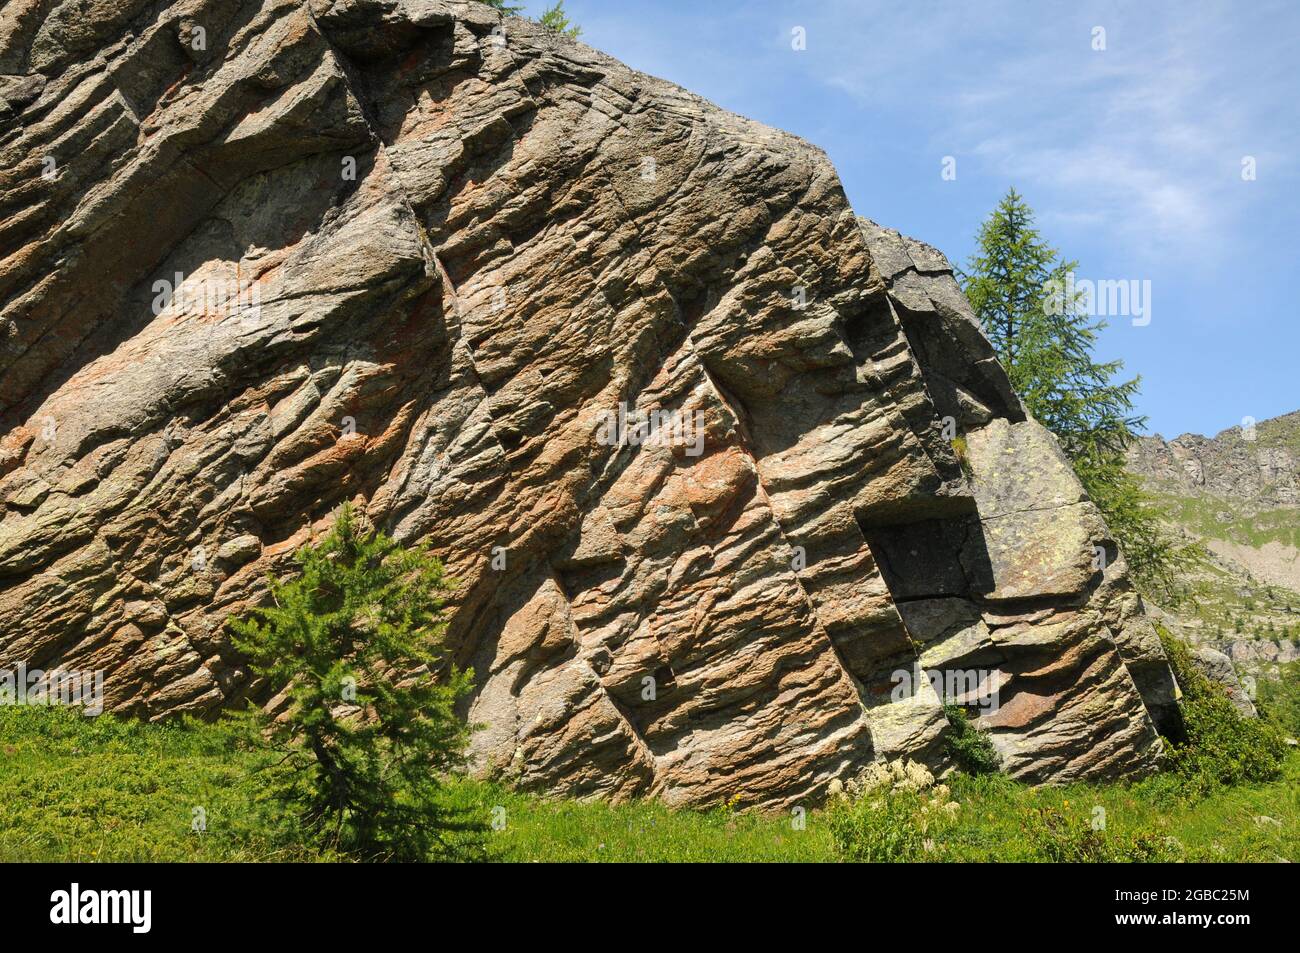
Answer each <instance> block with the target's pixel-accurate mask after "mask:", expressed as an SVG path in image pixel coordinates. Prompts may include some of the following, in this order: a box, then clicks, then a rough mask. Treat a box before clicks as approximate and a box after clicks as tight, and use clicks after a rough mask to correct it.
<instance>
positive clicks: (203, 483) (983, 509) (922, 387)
mask: <svg viewBox="0 0 1300 953" xmlns="http://www.w3.org/2000/svg"><path fill="white" fill-rule="evenodd" d="M0 74H3V75H0V97H2V98H3V109H0V169H2V170H3V171H0V185H2V188H0V321H2V322H3V323H2V325H0V327H2V330H0V341H2V343H0V434H2V435H3V436H2V438H0V506H2V507H3V508H2V510H0V667H4V666H15V665H17V664H19V663H23V664H27V665H39V666H43V667H45V668H54V667H56V666H61V667H65V668H75V669H99V670H103V671H104V672H106V675H107V680H106V690H107V694H108V702H109V707H110V708H112V709H115V710H119V711H125V712H134V713H137V714H139V715H141V716H144V717H154V718H156V717H162V716H164V715H166V714H168V713H173V712H182V711H189V712H199V713H209V712H213V711H215V710H216V709H218V708H219V707H220V706H222V705H225V704H228V703H231V702H232V701H236V700H238V699H240V698H241V697H243V696H244V695H245V694H246V693H248V692H249V691H250V690H255V688H256V687H255V686H250V685H249V683H248V676H247V673H246V672H245V670H244V669H243V668H242V667H241V665H240V660H239V659H238V658H237V657H236V656H235V654H234V653H233V652H232V650H231V647H230V645H229V642H228V640H227V638H226V636H225V634H224V631H223V624H224V621H225V619H226V618H227V617H228V616H229V615H230V614H232V613H239V612H242V611H245V610H246V609H247V608H248V607H249V606H251V605H253V604H256V603H258V602H259V601H260V600H263V599H264V598H266V588H265V582H264V578H265V575H266V574H267V573H268V572H275V573H285V572H289V571H291V569H292V563H291V555H292V553H293V552H294V551H295V550H296V549H297V548H298V547H300V546H301V545H302V544H304V543H305V542H307V541H308V540H310V539H311V538H312V536H313V535H314V534H317V533H320V532H321V531H322V530H323V529H324V528H325V527H327V526H328V523H329V517H330V513H331V512H332V511H333V510H334V509H335V508H336V507H337V506H338V505H339V504H340V503H341V502H342V501H344V500H354V501H356V503H357V505H358V506H359V507H360V509H361V510H362V511H363V512H364V513H365V514H367V515H368V517H369V518H370V519H372V520H373V521H374V522H376V523H377V524H379V525H382V526H383V527H385V528H387V529H388V530H389V531H391V532H392V533H394V534H395V535H396V536H397V537H399V538H400V539H404V540H412V539H416V538H420V537H428V538H431V539H432V540H433V541H434V542H435V544H436V547H437V550H438V552H439V553H440V554H441V555H442V557H443V558H444V559H445V561H446V563H447V565H448V567H449V570H450V572H451V574H452V575H453V576H454V577H455V578H456V579H457V580H458V581H459V586H458V589H457V591H456V596H455V599H454V603H453V605H452V606H451V621H450V630H449V638H450V640H451V644H452V645H453V646H454V648H455V651H456V658H457V660H458V661H459V662H460V663H462V664H467V665H473V667H474V670H475V675H476V680H477V690H476V693H475V696H474V698H473V702H472V705H471V706H470V710H469V712H468V714H469V716H470V718H471V719H472V720H473V721H475V722H478V723H481V724H483V725H484V726H485V727H484V728H483V730H482V731H480V732H479V733H478V734H477V735H476V741H475V759H476V765H477V769H478V770H479V771H480V772H482V773H484V774H491V775H497V776H502V777H505V778H508V779H510V780H512V781H514V782H516V783H518V784H521V785H523V786H526V787H531V788H540V789H547V790H553V791H557V792H564V793H568V794H575V795H592V794H601V795H607V796H614V797H623V796H630V795H640V794H649V795H657V796H660V797H663V798H665V799H667V800H669V801H671V802H673V803H693V804H707V803H715V802H716V801H718V800H720V799H722V798H726V797H731V796H735V795H740V796H741V798H742V799H743V801H744V802H745V803H755V804H767V805H776V804H789V803H794V802H796V801H798V800H800V799H804V798H808V797H816V796H818V795H819V794H820V793H821V792H823V791H824V790H825V788H826V786H827V785H828V784H829V783H830V781H831V780H833V779H836V778H843V777H846V776H848V775H849V774H851V773H853V772H855V771H856V770H857V769H858V768H860V767H861V765H863V764H864V763H866V762H868V761H871V760H873V759H877V758H882V757H897V756H900V755H908V756H912V757H916V758H919V759H922V760H925V761H927V762H929V763H931V764H934V765H942V764H943V763H944V760H945V757H946V756H945V754H944V750H943V744H942V740H943V735H944V732H945V731H946V719H945V717H944V714H943V712H942V710H941V707H940V701H941V699H940V695H939V693H938V692H937V691H936V689H935V687H934V685H933V684H932V683H931V681H930V680H929V678H928V677H927V676H926V674H924V673H928V672H932V671H933V672H938V673H939V674H940V675H941V676H945V675H947V676H950V675H953V674H955V675H958V676H960V677H961V679H960V683H961V684H962V688H961V689H960V691H959V692H956V693H949V694H956V695H957V697H956V700H957V701H959V702H967V703H973V702H975V701H977V700H980V699H982V698H984V697H986V696H989V697H993V698H994V699H995V700H996V702H997V704H996V705H991V706H988V707H986V708H985V709H984V710H983V714H982V715H981V721H982V722H983V724H984V725H985V726H986V727H988V728H989V730H990V732H991V736H992V738H993V740H994V742H995V744H997V746H998V747H999V749H1000V750H1001V751H1002V752H1003V755H1004V758H1005V766H1006V768H1007V770H1008V771H1010V772H1011V773H1013V774H1015V775H1017V776H1020V777H1024V778H1028V779H1036V780H1046V779H1061V780H1064V779H1070V778H1077V777H1102V776H1114V775H1120V774H1127V773H1132V772H1139V771H1143V770H1145V769H1147V768H1148V767H1150V765H1151V763H1152V760H1153V758H1154V756H1155V754H1156V753H1157V752H1158V750H1159V746H1160V742H1159V739H1158V737H1157V730H1156V725H1157V723H1158V722H1164V721H1165V720H1166V719H1168V718H1169V717H1170V716H1171V712H1172V705H1173V691H1174V688H1173V683H1172V679H1171V676H1170V673H1169V669H1168V666H1167V664H1166V661H1165V658H1164V656H1163V653H1162V651H1161V649H1160V646H1159V643H1158V640H1157V639H1156V638H1155V637H1154V633H1153V630H1152V628H1151V625H1150V624H1149V622H1148V620H1147V619H1146V617H1145V616H1144V615H1143V612H1142V607H1141V604H1140V601H1139V599H1138V598H1137V596H1136V595H1135V594H1134V592H1133V591H1132V588H1131V586H1130V584H1129V581H1128V578H1127V573H1126V569H1125V566H1124V563H1123V560H1122V559H1120V558H1118V557H1117V554H1116V553H1115V552H1114V545H1113V543H1112V542H1111V541H1110V540H1109V539H1108V538H1107V533H1106V530H1105V527H1104V525H1103V524H1102V522H1101V520H1100V518H1099V516H1098V514H1097V511H1096V509H1095V508H1094V507H1093V506H1092V504H1091V503H1089V502H1088V501H1086V500H1085V499H1084V495H1083V493H1082V490H1081V488H1080V486H1079V484H1078V482H1077V481H1076V480H1075V478H1074V476H1073V474H1072V472H1071V471H1070V468H1069V467H1068V465H1067V464H1066V462H1065V461H1064V459H1063V458H1062V456H1061V454H1060V451H1059V449H1058V448H1057V446H1056V444H1055V442H1054V440H1053V439H1052V437H1051V436H1050V435H1049V434H1048V433H1047V432H1046V431H1044V430H1043V429H1042V428H1041V427H1040V426H1039V425H1038V424H1036V423H1035V422H1034V421H1032V420H1027V419H1026V418H1025V415H1024V412H1023V410H1022V408H1021V407H1020V404H1019V402H1018V400H1017V399H1016V398H1015V397H1014V395H1013V394H1012V393H1011V392H1010V389H1009V387H1008V384H1007V381H1006V378H1005V376H1004V375H1003V374H1002V371H1001V369H1000V367H999V365H998V363H997V361H996V360H995V358H994V355H993V353H992V351H991V349H990V347H989V345H988V343H987V341H985V339H984V338H983V337H982V335H981V334H980V333H979V330H978V328H977V326H976V324H975V322H974V320H973V319H972V316H971V314H970V311H969V308H968V307H967V305H966V303H965V301H964V299H963V297H962V295H961V294H960V292H959V291H958V288H957V286H956V284H955V282H954V281H953V278H952V276H951V273H950V270H949V266H948V264H947V262H946V261H944V259H943V257H942V256H941V255H939V254H938V253H937V252H936V251H935V250H934V249H932V248H929V247H928V246H926V245H923V244H921V243H919V242H915V241H912V240H911V239H907V238H904V237H902V236H900V235H898V234H897V233H896V232H892V231H889V230H888V229H885V228H882V227H879V226H877V225H875V224H873V223H871V222H870V221H867V220H864V219H859V218H857V217H855V216H854V214H853V212H852V211H851V210H850V209H849V207H848V204H847V202H846V200H845V196H844V193H843V190H842V188H841V186H840V183H839V181H838V179H837V177H836V175H835V171H834V169H833V168H832V167H831V165H830V163H829V161H828V160H827V158H826V157H825V155H824V154H823V153H821V152H820V151H819V150H817V149H815V148H813V147H812V146H810V145H808V144H807V143H805V142H803V141H802V140H799V139H797V138H795V137H793V136H790V135H787V134H784V133H780V132H776V131H774V130H771V129H768V128H765V127H762V126H760V125H757V124H756V123H753V122H750V121H748V120H745V119H742V118H740V117H737V116H734V115H730V114H728V113H725V112H723V111H721V110H719V109H718V108H716V107H714V106H712V105H710V104H709V103H707V102H705V101H703V100H701V99H699V98H698V97H696V96H693V95H691V94H689V93H687V92H684V91H683V90H681V89H679V88H677V87H674V86H672V85H670V84H668V83H665V82H662V81H660V80H657V79H654V78H651V77H648V76H644V75H641V74H638V73H635V72H633V71H632V70H630V69H628V68H626V67H625V66H623V65H622V64H620V63H618V62H616V61H614V60H612V59H610V58H609V57H607V56H604V55H602V54H600V53H597V52H595V51H593V50H590V49H588V48H587V47H585V46H583V45H581V44H579V43H575V42H572V41H569V40H566V39H563V38H560V37H557V36H555V35H552V34H549V33H547V32H546V31H544V30H543V29H541V28H540V27H538V26H536V25H534V24H531V23H528V22H526V21H523V20H519V19H510V18H507V19H503V18H501V17H500V16H499V15H498V14H497V13H496V12H494V11H493V10H491V9H490V8H488V7H486V6H484V5H482V4H477V3H452V2H437V0H333V2H331V0H310V2H302V0H180V2H174V3H166V2H156V0H89V2H86V0H76V2H74V0H11V2H9V3H7V4H6V5H5V6H4V7H3V9H0ZM907 675H912V676H914V679H913V683H914V687H915V690H914V691H912V692H903V693H900V692H899V691H898V689H899V686H900V684H902V682H901V681H900V677H901V676H907ZM972 678H973V679H974V681H970V679H972ZM946 684H952V680H951V679H949V681H948V682H947V683H944V682H942V681H941V682H940V689H941V690H946Z"/></svg>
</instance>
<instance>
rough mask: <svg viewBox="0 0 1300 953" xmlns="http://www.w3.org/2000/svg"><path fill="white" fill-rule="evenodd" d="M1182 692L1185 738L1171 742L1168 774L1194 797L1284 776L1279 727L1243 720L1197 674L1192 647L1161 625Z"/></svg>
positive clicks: (1220, 693)
mask: <svg viewBox="0 0 1300 953" xmlns="http://www.w3.org/2000/svg"><path fill="white" fill-rule="evenodd" d="M1157 629H1158V631H1159V632H1160V640H1161V642H1163V643H1164V647H1165V653H1166V654H1167V655H1168V656H1169V661H1170V664H1171V666H1172V667H1173V670H1174V675H1175V677H1176V678H1177V679H1178V684H1179V686H1180V687H1181V688H1182V690H1183V698H1182V701H1181V702H1180V704H1179V708H1180V710H1181V712H1182V718H1183V729H1184V732H1185V735H1186V737H1185V739H1184V740H1183V741H1182V742H1171V743H1170V744H1169V749H1168V752H1167V754H1166V762H1165V764H1166V768H1167V770H1168V771H1169V772H1170V773H1171V774H1172V775H1173V776H1175V777H1177V778H1178V779H1179V781H1180V785H1179V786H1180V787H1181V788H1182V789H1183V790H1184V791H1185V792H1186V793H1191V794H1207V793H1209V792H1210V791H1212V790H1214V789H1215V788H1217V787H1219V786H1223V785H1234V784H1244V783H1253V782H1259V781H1272V780H1275V779H1276V778H1278V777H1280V776H1281V774H1282V762H1283V760H1284V759H1285V757H1286V744H1285V742H1284V740H1283V737H1282V733H1281V732H1280V731H1279V730H1278V729H1277V727H1276V725H1274V724H1271V723H1270V722H1268V721H1266V720H1264V719H1260V718H1242V717H1241V716H1240V715H1239V714H1238V713H1237V710H1236V708H1234V707H1233V705H1232V702H1231V700H1229V698H1228V696H1227V694H1226V693H1225V692H1224V691H1223V689H1222V688H1220V687H1219V686H1217V685H1214V684H1213V683H1211V682H1210V681H1209V679H1207V678H1206V677H1205V676H1204V675H1202V674H1201V673H1200V672H1199V671H1197V669H1196V667H1195V665H1194V664H1193V663H1192V659H1191V654H1190V653H1189V651H1188V649H1187V646H1186V645H1184V644H1183V643H1182V642H1180V641H1179V640H1178V639H1177V638H1175V637H1174V636H1173V635H1171V634H1170V633H1169V631H1168V630H1167V629H1165V628H1164V627H1163V626H1157Z"/></svg>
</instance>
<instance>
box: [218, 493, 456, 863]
mask: <svg viewBox="0 0 1300 953" xmlns="http://www.w3.org/2000/svg"><path fill="white" fill-rule="evenodd" d="M296 559H297V562H298V565H299V568H300V573H299V575H298V576H297V577H296V578H294V579H292V580H290V581H284V580H277V579H271V580H270V593H271V603H272V604H271V605H270V606H268V607H266V608H259V609H256V610H254V611H253V612H252V613H251V616H250V617H249V618H247V619H240V620H232V621H231V622H230V629H231V631H232V634H233V641H234V643H235V646H236V647H237V648H238V649H239V650H240V651H241V652H243V653H244V654H245V655H246V656H247V658H248V660H249V664H250V666H251V668H252V671H253V672H254V673H255V674H256V675H257V676H259V677H260V678H261V679H263V680H265V684H266V686H267V688H268V689H269V691H271V692H274V693H275V694H276V695H277V696H278V703H277V704H274V705H272V706H270V709H269V710H267V709H263V708H262V707H261V706H255V707H253V708H252V709H250V710H249V711H248V712H246V713H244V716H243V717H245V718H246V719H248V720H249V721H251V722H252V725H253V726H254V727H255V728H256V735H257V737H259V738H260V739H261V742H262V743H264V744H269V745H270V746H271V747H272V748H273V749H274V750H275V751H277V752H278V753H279V754H280V755H281V758H280V759H279V760H278V761H277V762H276V765H275V767H274V768H272V769H270V777H269V778H268V779H267V780H268V786H267V791H268V793H269V795H270V796H271V797H272V798H274V799H276V800H278V801H280V802H282V803H283V804H284V805H285V806H286V807H287V808H288V810H289V814H290V816H291V817H292V819H293V820H294V821H295V822H296V824H297V826H298V829H299V830H300V831H301V832H302V834H304V835H305V836H307V837H309V838H311V839H312V840H313V842H315V843H317V844H320V845H323V846H325V847H328V848H330V849H333V850H337V851H339V852H340V853H343V854H348V855H353V856H357V857H360V858H363V859H375V860H378V859H384V860H429V859H438V858H445V857H451V856H464V855H466V854H469V855H474V854H477V853H478V852H479V851H480V845H479V840H478V836H477V834H478V831H479V830H480V829H481V825H479V824H476V823H472V822H470V821H469V820H467V819H466V818H465V817H464V816H463V814H462V813H461V812H460V811H458V810H456V809H453V808H452V807H450V806H449V805H448V800H447V798H446V796H445V792H444V791H443V783H442V779H443V778H444V776H446V775H447V774H448V773H450V772H453V771H456V770H459V769H460V768H462V767H463V766H464V764H465V751H466V747H467V745H468V742H469V735H470V728H469V726H467V725H466V723H465V722H464V721H463V720H462V719H461V718H460V717H459V716H458V715H457V713H456V702H457V699H459V698H460V697H462V696H463V695H465V694H466V693H467V692H468V691H469V688H470V684H471V679H472V673H471V672H467V671H466V672H462V671H457V670H455V669H454V668H452V667H450V666H448V665H446V664H445V660H444V658H443V652H442V637H443V630H444V624H443V622H442V619H441V609H442V605H443V595H444V593H445V592H446V591H447V590H448V589H449V588H450V584H449V582H448V580H447V579H446V578H445V577H444V575H443V567H442V565H441V563H439V562H438V560H437V559H435V558H434V557H433V556H432V555H430V553H429V552H428V547H427V543H421V544H419V545H416V546H412V547H405V546H401V545H399V544H398V543H396V542H395V541H394V540H392V539H391V538H390V537H388V536H386V535H385V534H383V533H380V532H376V531H375V530H373V529H370V528H368V527H366V526H364V525H363V523H362V520H361V519H360V517H358V515H357V514H356V513H355V512H354V511H353V510H352V508H351V507H350V506H348V505H345V506H344V507H343V508H342V509H341V510H340V512H339V514H338V517H337V519H336V521H335V523H334V525H333V527H332V529H331V530H330V532H329V533H328V534H327V535H326V536H325V537H324V538H322V539H321V540H320V541H319V542H317V543H314V544H311V545H308V546H305V547H304V548H303V549H301V550H300V551H299V552H298V554H297V556H296Z"/></svg>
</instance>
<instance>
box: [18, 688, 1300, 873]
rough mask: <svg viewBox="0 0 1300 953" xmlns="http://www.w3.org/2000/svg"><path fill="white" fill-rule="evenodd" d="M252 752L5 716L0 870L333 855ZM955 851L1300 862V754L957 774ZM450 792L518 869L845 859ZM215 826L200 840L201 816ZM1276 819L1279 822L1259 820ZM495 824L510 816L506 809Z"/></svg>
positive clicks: (962, 855)
mask: <svg viewBox="0 0 1300 953" xmlns="http://www.w3.org/2000/svg"><path fill="white" fill-rule="evenodd" d="M258 757H259V756H257V755H253V754H250V753H247V752H240V751H236V750H234V749H233V747H232V746H230V745H229V744H228V743H227V741H226V738H225V735H224V733H223V732H222V731H220V730H219V729H216V728H213V727H211V726H203V725H190V726H183V727H182V726H161V725H143V724H138V723H134V722H125V721H118V720H116V719H113V718H111V717H108V716H102V717H100V718H97V719H87V718H83V717H81V716H78V715H76V714H75V713H73V712H69V711H56V710H47V709H17V708H3V707H0V861H16V860H67V861H95V860H98V861H107V860H125V861H181V860H328V859H330V858H329V857H323V856H321V855H319V854H315V853H313V852H311V851H305V850H303V851H295V850H285V849H281V848H276V847H274V846H273V844H272V841H271V838H270V835H269V830H270V823H269V819H270V812H271V810H272V808H271V806H270V805H266V804H263V803H259V802H258V800H257V797H256V793H255V792H256V787H257V786H256V782H255V781H254V782H252V783H250V782H248V781H247V780H246V778H247V777H248V776H249V772H251V771H253V770H254V769H255V768H256V766H257V764H258ZM953 788H954V791H953V793H954V797H955V798H956V799H957V800H958V801H960V802H962V809H961V817H962V832H961V835H960V837H959V838H958V841H959V843H958V845H957V848H956V850H957V856H956V857H955V858H954V859H965V860H1014V859H1017V857H1018V856H1020V855H1019V854H1018V853H1017V851H1018V850H1019V849H1020V847H1019V845H1021V844H1022V843H1023V840H1024V838H1023V837H1022V836H1021V834H1022V830H1023V824H1024V819H1025V817H1026V815H1027V814H1028V813H1029V812H1030V811H1032V810H1033V809H1034V808H1036V807H1042V806H1054V807H1057V808H1060V809H1062V810H1064V811H1066V812H1068V813H1071V814H1077V815H1078V816H1080V817H1089V816H1091V812H1092V810H1093V808H1094V806H1096V805H1100V806H1102V807H1104V808H1105V809H1106V812H1107V819H1108V823H1109V825H1110V829H1112V830H1114V831H1116V832H1122V831H1124V830H1126V829H1129V828H1136V827H1139V826H1140V827H1151V826H1154V827H1155V828H1156V829H1157V830H1158V831H1159V832H1161V833H1166V834H1168V835H1170V836H1173V837H1176V838H1177V839H1178V840H1179V842H1180V843H1181V844H1182V845H1183V847H1184V848H1185V849H1186V851H1187V853H1188V856H1189V857H1193V858H1196V859H1223V860H1265V861H1271V860H1275V859H1277V858H1279V857H1280V858H1285V859H1288V860H1293V861H1294V860H1300V755H1294V754H1293V755H1292V757H1291V759H1290V761H1289V763H1288V766H1287V772H1286V776H1285V777H1283V778H1282V779H1281V780H1279V781H1276V782H1273V783H1271V784H1266V785H1259V786H1254V787H1243V788H1236V789H1232V790H1228V791H1223V792H1221V793H1219V794H1216V795H1214V796H1212V797H1210V798H1207V799H1205V800H1203V801H1199V802H1195V803H1188V802H1186V801H1183V800H1179V799H1176V798H1172V797H1169V796H1162V795H1161V790H1162V786H1161V785H1160V784H1159V783H1156V784H1152V783H1146V784H1143V785H1138V786H1125V785H1111V786H1105V787H1092V786H1087V785H1072V786H1070V787H1065V788H1055V789H1038V790H1033V789H1030V788H1026V787H1023V786H1021V785H1018V784H1014V783H1012V782H1009V781H1006V780H1005V779H1001V778H993V779H969V778H958V779H956V780H954V782H953ZM451 793H452V796H454V797H455V799H456V800H458V801H460V802H461V803H462V804H464V805H466V806H469V807H471V808H472V809H473V811H474V812H475V813H476V814H477V815H478V816H480V817H482V818H483V820H484V821H485V822H486V821H489V820H490V819H491V817H492V814H493V809H494V808H496V807H500V808H504V819H505V828H504V829H503V830H501V831H496V832H493V833H492V834H491V835H490V836H489V846H490V851H491V854H492V856H493V857H494V858H495V859H499V860H517V861H533V860H542V861H638V860H656V861H819V860H834V859H835V854H834V849H833V847H832V844H831V839H830V836H829V832H828V830H827V827H826V824H825V821H824V818H823V815H822V814H821V813H820V812H818V811H812V812H810V813H809V814H808V817H807V825H806V828H805V829H804V830H795V829H794V826H793V824H792V823H791V818H790V817H789V816H786V815H776V816H773V815H760V814H755V813H752V812H739V813H738V812H735V811H731V810H727V809H724V808H718V809H715V810H712V811H707V812H693V811H670V810H668V809H667V808H665V807H663V806H662V805H659V804H656V803H650V802H640V803H635V804H628V805H622V806H610V805H607V804H604V803H600V802H575V801H563V800H544V799H541V798H537V797H533V796H530V795H524V794H517V793H514V792H511V791H507V790H505V789H503V788H500V787H497V786H495V785H490V784H484V783H479V782H471V781H463V782H457V783H456V784H454V785H453V786H452V788H451ZM197 806H202V807H203V808H205V810H206V812H207V831H206V832H204V833H194V832H193V831H192V830H191V820H192V817H193V814H192V811H193V808H195V807H197ZM1260 815H1265V816H1268V817H1271V818H1274V819H1275V820H1277V821H1279V822H1280V823H1281V826H1280V827H1278V826H1275V825H1274V824H1272V823H1269V822H1257V821H1256V820H1255V818H1256V817H1258V816H1260ZM498 816H500V815H499V814H498Z"/></svg>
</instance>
